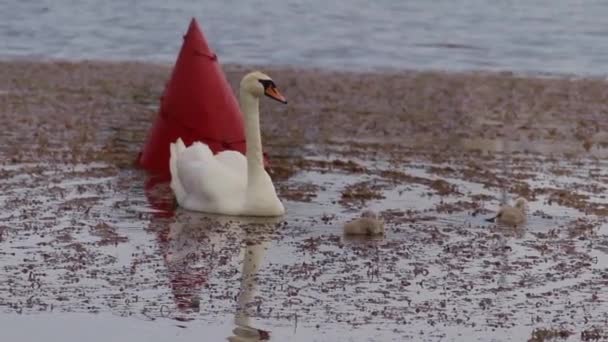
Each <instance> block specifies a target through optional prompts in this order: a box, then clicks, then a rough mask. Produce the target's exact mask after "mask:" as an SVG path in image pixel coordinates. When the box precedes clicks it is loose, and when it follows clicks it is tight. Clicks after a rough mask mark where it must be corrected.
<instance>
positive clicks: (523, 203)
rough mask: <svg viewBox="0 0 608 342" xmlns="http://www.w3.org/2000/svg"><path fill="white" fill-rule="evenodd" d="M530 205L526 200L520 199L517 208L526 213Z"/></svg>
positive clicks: (517, 201) (516, 202) (516, 203)
mask: <svg viewBox="0 0 608 342" xmlns="http://www.w3.org/2000/svg"><path fill="white" fill-rule="evenodd" d="M527 205H528V201H526V199H525V198H523V197H520V198H518V199H517V200H516V201H515V208H517V209H519V210H521V211H523V212H525V211H526V206H527Z"/></svg>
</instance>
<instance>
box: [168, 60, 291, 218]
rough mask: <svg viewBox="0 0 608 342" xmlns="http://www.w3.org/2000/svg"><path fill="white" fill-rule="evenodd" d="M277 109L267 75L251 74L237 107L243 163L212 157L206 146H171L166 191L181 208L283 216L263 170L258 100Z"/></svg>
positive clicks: (231, 156) (230, 155)
mask: <svg viewBox="0 0 608 342" xmlns="http://www.w3.org/2000/svg"><path fill="white" fill-rule="evenodd" d="M262 95H266V96H268V97H270V98H273V99H275V100H277V101H280V102H282V103H287V101H286V100H285V97H283V95H281V93H280V92H279V91H278V90H277V87H276V86H275V84H274V82H273V81H272V79H271V78H270V77H268V76H267V75H265V74H263V73H261V72H259V71H254V72H251V73H249V74H247V75H245V77H243V79H242V80H241V84H240V95H239V102H240V105H241V110H242V111H243V115H244V119H245V137H246V141H247V151H246V154H247V157H246V158H245V156H243V155H242V154H241V153H239V152H236V151H223V152H220V153H218V154H217V155H213V153H212V151H211V150H210V149H209V147H208V146H207V145H206V144H203V143H201V142H195V143H193V144H192V145H191V146H189V147H188V148H186V146H185V145H184V143H183V141H182V140H181V139H177V141H176V142H175V143H172V144H171V158H170V161H169V164H170V165H169V167H170V170H171V189H173V192H174V193H175V196H176V197H177V202H178V204H179V205H180V206H182V207H184V208H185V209H188V210H193V211H201V212H207V213H215V214H222V215H235V216H236V215H242V216H281V215H283V214H284V213H285V208H284V207H283V204H282V203H281V201H280V200H279V198H278V197H277V194H276V191H275V188H274V185H273V184H272V180H271V179H270V176H269V175H268V173H267V172H266V170H265V169H264V164H263V156H262V138H261V136H260V118H259V98H260V97H261V96H262Z"/></svg>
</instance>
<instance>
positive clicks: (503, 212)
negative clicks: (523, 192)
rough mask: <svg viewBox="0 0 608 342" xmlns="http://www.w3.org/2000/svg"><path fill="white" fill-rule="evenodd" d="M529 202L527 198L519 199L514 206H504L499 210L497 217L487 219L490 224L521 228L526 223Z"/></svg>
mask: <svg viewBox="0 0 608 342" xmlns="http://www.w3.org/2000/svg"><path fill="white" fill-rule="evenodd" d="M527 203H528V202H527V201H526V199H525V198H522V197H520V198H518V199H517V200H516V201H515V205H514V206H510V205H503V206H502V207H500V209H499V210H498V213H497V214H496V216H494V217H492V218H489V219H486V221H488V222H495V221H497V222H498V223H502V224H505V225H509V226H519V225H520V224H522V223H524V222H526V205H527Z"/></svg>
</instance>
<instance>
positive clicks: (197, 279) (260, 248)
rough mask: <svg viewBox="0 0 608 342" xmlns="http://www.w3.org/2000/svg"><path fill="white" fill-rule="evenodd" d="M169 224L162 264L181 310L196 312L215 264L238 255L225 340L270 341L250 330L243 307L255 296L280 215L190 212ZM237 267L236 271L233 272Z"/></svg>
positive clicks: (267, 336)
mask: <svg viewBox="0 0 608 342" xmlns="http://www.w3.org/2000/svg"><path fill="white" fill-rule="evenodd" d="M179 216H181V217H179V219H177V220H175V221H174V222H172V223H171V224H170V229H169V232H168V236H167V244H168V245H167V247H168V249H167V253H166V258H165V259H166V262H167V268H168V270H169V275H170V280H171V288H172V291H173V294H174V300H175V302H176V305H177V307H178V308H179V309H180V310H181V311H191V310H193V311H196V310H198V306H199V305H200V293H201V289H202V287H203V286H204V284H205V283H207V281H208V279H209V278H210V277H212V276H213V275H212V272H213V268H214V265H218V264H225V263H227V262H229V261H230V260H232V259H233V258H234V257H236V256H237V255H238V254H240V255H241V256H242V260H243V264H242V268H241V287H240V291H239V294H238V297H237V308H236V313H235V321H234V323H235V328H234V329H233V331H232V335H231V336H229V337H228V340H229V341H234V342H236V341H239V342H250V341H265V340H268V339H269V337H270V336H269V333H268V332H267V331H264V330H261V329H257V328H254V327H253V326H252V322H251V318H250V317H249V315H248V313H247V306H248V304H249V303H251V301H252V299H253V297H254V296H255V292H256V288H257V284H256V277H255V276H256V274H257V272H258V270H259V268H260V265H261V264H262V262H263V259H264V256H265V255H266V251H267V249H268V247H269V245H270V242H271V238H272V233H273V232H274V230H275V227H276V226H277V223H279V222H281V220H282V219H281V218H261V217H260V218H257V217H228V216H217V215H208V214H200V213H191V212H188V213H187V215H186V214H184V215H179ZM235 271H236V270H235Z"/></svg>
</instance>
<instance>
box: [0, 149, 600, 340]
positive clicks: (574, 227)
mask: <svg viewBox="0 0 608 342" xmlns="http://www.w3.org/2000/svg"><path fill="white" fill-rule="evenodd" d="M311 149H314V150H315V153H314V154H307V155H305V156H304V158H305V160H307V161H309V162H310V163H311V164H309V166H304V167H302V168H301V169H300V170H299V172H298V173H297V174H295V175H294V176H293V177H291V178H289V179H288V180H286V181H278V182H277V184H278V187H279V189H280V190H279V191H280V192H281V194H282V196H283V198H284V199H285V201H286V207H287V210H288V213H287V215H286V216H285V217H284V218H282V219H278V220H276V219H273V220H269V219H251V218H226V217H219V216H213V215H211V216H210V215H203V214H197V213H191V212H186V211H183V210H181V209H177V210H175V204H174V203H173V199H172V196H171V194H170V192H169V191H168V189H167V188H166V186H164V185H157V186H151V185H150V184H148V186H146V185H145V184H144V182H143V181H142V180H141V179H143V178H144V177H143V176H142V174H141V173H140V172H139V171H136V170H128V169H127V170H123V171H121V172H119V173H118V174H114V176H111V174H112V173H113V172H114V171H112V170H111V169H110V168H109V167H108V165H104V164H103V163H92V164H89V165H82V164H81V165H75V166H74V167H65V166H60V165H49V164H46V163H45V164H43V165H35V164H23V165H14V164H12V165H4V166H2V167H0V170H2V171H3V172H5V171H6V172H8V173H5V175H6V176H7V177H6V178H5V179H3V180H2V181H1V182H0V188H1V189H2V192H1V193H2V195H0V205H2V206H3V207H5V208H6V209H7V210H5V215H3V216H2V217H1V218H0V228H2V235H1V236H2V242H1V244H2V245H3V248H2V252H1V254H0V259H1V260H2V264H3V269H4V272H3V274H2V275H0V283H2V284H4V285H3V286H2V288H0V308H2V311H3V312H4V313H5V314H3V315H0V322H2V326H7V327H9V328H8V329H7V331H6V333H7V334H8V336H11V337H14V338H15V339H17V340H22V341H27V340H34V339H35V338H36V336H42V335H43V334H46V333H53V334H54V336H57V337H61V338H62V339H64V340H76V339H80V338H83V337H84V336H89V335H90V329H89V327H88V324H90V323H87V322H93V320H91V319H92V318H95V320H94V322H95V331H96V332H95V334H94V335H95V336H91V337H90V338H87V339H91V340H93V341H95V340H100V341H101V340H107V339H113V338H115V337H118V336H120V338H122V339H124V338H125V337H126V336H131V337H132V338H133V339H134V340H142V341H143V340H146V341H148V340H162V339H167V338H171V339H175V340H178V341H179V340H190V339H192V338H201V336H205V337H208V338H209V340H214V341H220V340H225V339H226V338H228V337H229V336H231V335H233V334H234V333H233V329H234V328H235V327H236V323H235V319H238V320H237V321H236V322H238V324H239V325H240V326H249V327H255V328H258V329H264V330H267V331H270V334H271V340H272V341H283V340H286V339H290V340H293V341H328V340H332V341H366V340H368V341H377V340H379V338H380V337H381V338H382V340H383V341H389V340H394V341H400V340H403V339H416V340H424V341H434V340H440V339H441V340H454V341H473V340H477V341H487V340H501V341H504V340H513V341H521V340H525V339H527V338H529V337H530V336H531V334H532V331H533V330H534V329H535V328H539V327H543V328H556V327H561V328H562V329H568V330H570V331H572V332H573V333H574V335H573V338H574V339H573V340H576V337H577V336H579V333H580V332H581V331H583V330H584V329H591V328H592V327H594V326H603V324H604V323H605V321H606V319H608V316H606V312H605V301H606V300H608V297H607V296H606V294H605V291H602V288H603V287H604V286H605V283H606V279H607V277H608V274H607V273H606V269H605V263H604V262H605V261H606V260H607V257H606V253H607V247H608V230H607V229H608V228H607V227H608V225H607V224H606V222H605V219H604V218H603V217H598V216H595V215H586V214H585V213H583V212H582V211H581V210H582V209H580V210H579V209H577V208H576V207H572V206H569V205H567V204H558V203H549V202H548V199H549V197H550V196H548V195H541V194H540V193H541V192H542V191H541V192H539V195H537V197H536V198H535V199H534V201H532V203H531V204H530V213H531V215H530V219H529V222H528V223H527V224H526V226H525V227H524V228H516V229H513V228H508V227H500V226H495V225H493V224H490V223H487V222H485V221H484V218H487V217H489V216H490V215H491V214H492V211H493V210H494V209H495V208H496V207H497V205H498V203H499V202H498V199H499V197H500V189H499V188H496V187H490V188H488V187H487V186H485V185H484V183H485V181H482V180H480V179H477V178H476V177H477V176H473V177H470V176H465V173H464V172H465V170H466V169H467V167H468V165H467V163H468V162H467V161H465V160H462V161H453V162H449V163H446V162H443V163H436V162H433V161H431V160H428V159H426V158H424V157H416V158H412V159H409V161H408V162H405V163H402V164H400V165H398V166H395V165H394V164H393V163H391V162H390V159H389V158H388V157H387V156H385V155H384V154H379V153H378V152H377V151H376V150H375V149H374V148H367V147H354V146H351V145H349V144H344V145H334V146H333V147H329V148H327V147H322V146H317V147H315V146H312V147H311ZM335 151H342V152H335ZM513 153H514V157H517V160H518V162H517V164H513V165H512V166H513V167H514V168H517V169H518V170H522V169H524V170H525V172H527V173H529V176H528V177H526V179H524V180H519V181H523V182H525V183H527V184H529V185H530V186H531V187H532V188H534V189H537V190H540V189H543V188H545V187H547V186H554V187H555V188H567V187H568V186H569V184H573V183H574V184H579V185H580V184H585V186H587V185H589V184H592V183H593V182H595V181H594V180H592V179H589V178H588V176H589V174H590V172H591V170H595V171H593V172H600V174H599V175H596V176H597V177H606V176H608V175H606V174H605V172H602V171H599V170H597V168H598V166H599V167H600V170H605V169H606V168H605V165H604V166H603V167H602V165H598V164H597V161H595V160H586V159H583V160H577V161H576V163H577V170H578V171H577V172H575V173H573V174H570V175H569V176H562V177H555V176H554V175H553V176H552V173H551V172H550V171H547V170H546V169H544V168H538V165H543V166H544V167H546V168H547V169H552V167H553V168H563V169H564V170H570V169H571V168H572V164H571V163H570V162H568V161H564V160H561V161H554V162H551V161H548V160H545V161H543V162H540V163H539V159H538V158H539V156H537V155H533V154H532V155H530V154H528V155H525V154H520V153H519V152H518V151H514V152H513ZM321 155H322V156H325V157H323V158H320V157H319V156H321ZM350 156H356V157H350ZM391 157H392V158H395V157H399V156H395V155H394V154H391ZM333 160H351V161H353V162H357V163H359V164H358V165H360V166H362V167H364V168H365V170H364V171H362V170H359V169H356V168H355V169H348V168H346V169H345V168H343V167H341V166H340V165H342V164H335V163H333ZM363 160H375V161H372V162H367V163H363V162H362V161H363ZM475 160H477V159H475ZM477 162H479V163H482V164H483V165H484V167H485V168H488V170H491V171H492V172H496V173H497V174H500V173H501V172H502V171H501V170H499V169H497V168H499V167H500V164H499V163H496V161H495V160H487V159H486V160H485V161H483V159H479V160H477ZM326 163H329V164H326ZM447 166H449V167H450V168H451V169H452V170H453V171H450V174H449V175H442V176H438V173H437V172H439V171H438V170H442V168H445V167H447ZM357 170H358V171H357ZM387 170H390V171H393V172H400V173H402V174H404V175H409V176H411V177H415V178H412V180H411V181H409V182H403V181H398V180H397V179H396V178H394V176H390V175H392V174H387V173H384V172H385V171H387ZM461 172H462V173H461ZM548 178H551V180H550V183H549V184H550V185H549V184H545V182H546V179H548ZM437 179H443V180H445V181H447V182H448V183H450V184H452V185H453V186H454V188H451V189H452V190H450V191H448V193H445V194H443V195H440V194H438V192H437V191H441V188H436V187H435V185H434V184H435V183H433V181H434V180H437ZM362 182H364V183H365V184H368V185H371V186H372V188H376V187H377V188H378V191H379V193H380V196H379V197H377V198H365V197H363V199H362V201H363V202H359V201H345V200H344V193H345V190H346V189H347V188H348V187H349V186H352V185H354V184H361V183H362ZM301 185H308V189H312V190H309V191H308V192H309V193H310V195H311V197H310V201H308V200H306V199H304V200H302V199H297V197H292V196H293V194H292V193H291V192H290V189H292V190H293V189H298V188H299V186H301ZM598 185H599V184H598ZM586 189H587V187H585V188H584V189H583V188H581V189H579V191H578V193H579V194H582V195H585V196H588V197H589V198H588V199H587V201H588V202H590V203H603V202H605V199H604V198H603V195H601V193H598V192H596V191H593V188H592V187H590V188H589V190H586ZM479 198H485V199H482V200H479ZM462 201H464V202H470V203H472V204H473V207H467V206H465V207H463V206H462V205H461V204H459V203H463V202H462ZM450 204H451V205H453V207H451V209H445V206H446V205H450ZM362 207H371V208H373V209H375V210H377V211H378V212H381V213H382V215H383V217H384V218H385V220H386V221H387V234H386V236H385V237H384V238H380V239H345V238H343V237H342V234H341V226H342V224H343V223H344V222H346V221H348V220H350V219H351V218H353V217H356V216H357V215H358V213H359V212H360V208H362ZM448 208H449V206H448ZM474 208H477V209H474ZM577 220H578V221H577ZM585 227H586V228H585ZM246 256H247V257H246ZM256 269H257V272H256ZM243 279H245V280H243ZM237 304H238V305H237ZM239 305H241V307H242V308H245V309H239ZM151 321H154V322H155V323H154V324H151V323H150V322H151ZM67 322H69V325H67V326H66V324H68V323H67ZM74 322H80V323H78V324H74ZM30 324H36V325H37V326H39V329H34V330H32V329H25V328H24V327H25V326H29V325H30ZM71 325H73V326H74V327H73V328H69V327H68V326H71ZM56 326H65V327H68V328H66V329H57V328H55V327H56ZM100 327H101V328H100ZM103 327H107V328H103ZM127 327H136V328H137V330H136V332H135V331H133V330H131V329H127Z"/></svg>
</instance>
